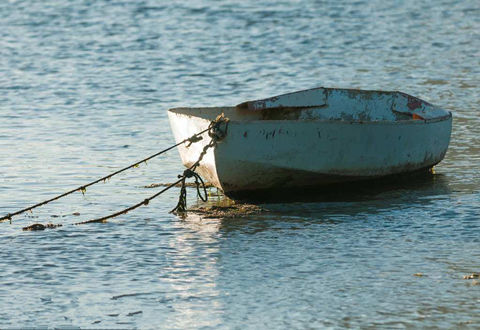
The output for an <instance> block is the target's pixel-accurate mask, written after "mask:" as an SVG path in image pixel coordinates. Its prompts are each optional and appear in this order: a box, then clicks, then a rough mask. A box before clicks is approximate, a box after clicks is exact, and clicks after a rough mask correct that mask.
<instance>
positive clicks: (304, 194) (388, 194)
mask: <svg viewBox="0 0 480 330" xmlns="http://www.w3.org/2000/svg"><path fill="white" fill-rule="evenodd" d="M449 192H450V188H449V185H448V180H447V178H446V176H444V175H442V174H432V173H431V172H427V171H420V172H414V173H410V174H402V175H394V176H388V177H384V178H379V179H373V180H363V181H355V182H349V183H337V184H332V185H326V186H322V187H313V188H297V189H293V188H285V189H275V190H267V191H259V192H248V193H245V194H240V195H237V196H233V199H234V200H236V201H238V202H243V203H251V204H277V203H282V204H283V203H296V202H304V203H309V202H355V201H368V200H372V199H378V198H381V199H390V198H393V199H395V200H397V199H398V198H400V199H404V198H406V199H411V198H414V199H416V198H418V197H421V196H426V195H438V194H448V193H449Z"/></svg>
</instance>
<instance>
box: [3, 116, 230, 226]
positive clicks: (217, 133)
mask: <svg viewBox="0 0 480 330" xmlns="http://www.w3.org/2000/svg"><path fill="white" fill-rule="evenodd" d="M228 121H229V120H228V118H225V116H224V115H223V113H222V114H221V115H219V116H218V117H217V118H216V119H215V120H213V121H212V122H211V123H210V125H209V126H208V128H206V129H204V130H202V131H200V132H198V133H196V134H194V135H192V136H191V137H189V138H187V139H184V140H182V141H180V142H178V143H176V144H174V145H172V146H170V147H168V148H166V149H164V150H162V151H159V152H157V153H155V154H153V155H150V156H148V157H146V158H144V159H142V160H140V161H138V162H136V163H134V164H131V165H129V166H127V167H124V168H122V169H120V170H118V171H116V172H114V173H111V174H109V175H106V176H104V177H102V178H100V179H97V180H95V181H92V182H90V183H87V184H85V185H82V186H79V187H77V188H75V189H72V190H69V191H67V192H65V193H63V194H59V195H57V196H55V197H52V198H50V199H47V200H45V201H42V202H39V203H37V204H34V205H31V206H28V207H26V208H23V209H21V210H18V211H15V212H11V213H8V214H6V215H4V216H2V217H0V222H3V221H6V220H8V221H10V223H12V219H13V217H14V216H16V215H19V214H22V213H25V212H28V211H30V212H32V210H33V209H35V208H37V207H40V206H43V205H46V204H48V203H50V202H53V201H55V200H58V199H60V198H63V197H65V196H68V195H70V194H73V193H74V192H81V193H82V194H83V195H84V194H85V193H86V188H87V187H90V186H92V185H94V184H97V183H99V182H102V181H103V182H104V183H105V182H106V181H107V180H109V179H110V178H111V177H113V176H115V175H117V174H119V173H122V172H124V171H126V170H128V169H131V168H137V167H139V165H140V164H142V163H145V164H146V163H147V161H148V160H150V159H152V158H155V157H157V156H159V155H161V154H163V153H166V152H167V151H169V150H171V149H173V148H175V147H178V146H180V145H182V144H184V143H187V142H188V145H187V146H186V147H189V146H190V145H191V144H192V143H196V142H199V141H201V140H202V139H203V138H202V137H201V135H202V134H204V133H206V132H208V135H209V136H210V137H211V141H210V142H209V143H208V144H207V145H205V146H204V148H203V150H202V152H201V153H200V156H199V158H198V160H197V161H196V162H195V163H194V164H193V165H192V166H191V167H189V168H188V169H186V170H185V171H184V173H183V175H179V176H178V177H179V180H177V181H176V182H174V183H172V184H170V185H169V186H167V187H166V188H164V189H162V190H161V191H159V192H157V193H156V194H154V195H152V196H150V197H148V198H146V199H144V200H143V201H141V202H139V203H137V204H135V205H133V206H130V207H128V208H126V209H123V210H121V211H118V212H115V213H112V214H109V215H107V216H104V217H101V218H97V219H92V220H88V221H82V222H77V223H75V225H80V224H86V223H92V222H105V221H106V220H107V219H110V218H114V217H117V216H119V215H122V214H126V213H128V212H129V211H131V210H133V209H136V208H138V207H140V206H142V205H148V204H149V202H150V201H151V200H152V199H154V198H156V197H158V196H159V195H161V194H162V193H164V192H165V191H167V190H169V189H170V188H172V187H174V186H176V185H177V184H179V183H182V188H181V192H180V199H182V196H184V200H185V203H184V205H185V207H186V187H185V180H186V179H187V178H190V177H195V183H196V187H197V193H198V195H199V196H200V198H201V199H202V201H204V202H206V201H207V198H208V196H207V191H206V187H205V183H204V181H203V180H202V178H201V177H200V175H199V174H197V173H196V172H195V169H196V168H197V167H198V166H199V164H200V162H201V161H202V159H203V157H204V156H205V154H206V152H207V150H208V149H209V148H212V147H215V145H216V143H217V141H219V140H221V139H223V138H224V137H225V136H226V132H227V127H228ZM222 124H223V125H225V126H224V127H225V128H224V129H222V128H221V125H222ZM200 185H201V186H202V188H203V191H204V195H203V196H202V195H201V193H200ZM182 205H183V204H182ZM29 227H32V226H29ZM29 227H25V228H24V230H31V229H29ZM47 227H48V226H43V228H47Z"/></svg>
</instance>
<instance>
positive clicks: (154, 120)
mask: <svg viewBox="0 0 480 330" xmlns="http://www.w3.org/2000/svg"><path fill="white" fill-rule="evenodd" d="M479 31H480V6H479V4H478V1H474V0H471V1H470V0H467V1H436V2H435V3H432V2H429V1H413V0H405V1H396V2H392V3H389V2H384V1H377V0H375V1H361V0H360V1H347V2H345V3H337V2H334V1H313V0H312V1H307V0H299V1H294V2H292V1H268V0H260V1H242V2H240V3H237V2H236V1H222V2H219V1H188V2H186V1H169V2H168V3H167V2H160V1H148V0H145V1H132V0H119V1H83V2H72V1H59V0H49V1H3V2H1V3H0V154H1V157H0V212H1V213H2V214H4V213H8V212H12V211H14V210H16V209H18V208H22V207H24V206H26V205H29V204H31V203H34V202H37V201H39V200H42V199H46V198H48V197H50V196H52V195H53V194H55V193H56V192H63V191H65V190H67V189H69V188H71V187H75V186H79V185H82V184H84V183H85V182H88V181H90V180H91V179H94V178H97V177H99V176H103V175H105V174H107V173H110V172H111V171H114V170H116V169H118V168H120V167H122V166H124V165H127V164H129V163H131V162H133V161H135V160H137V159H140V158H142V157H143V156H146V155H149V154H152V153H155V152H157V151H158V150H161V149H163V148H166V147H167V146H170V145H171V144H172V143H173V137H172V134H171V133H170V130H169V126H168V121H167V117H166V110H167V109H168V108H171V107H175V106H195V105H207V106H210V105H232V104H238V103H240V102H242V101H244V100H247V99H256V98H262V97H267V96H271V95H276V94H280V93H284V92H290V91H293V90H299V89H306V88H311V87H317V86H327V87H346V88H363V89H383V90H401V91H403V92H406V93H409V94H412V95H415V96H418V97H421V98H423V99H425V100H427V101H429V102H432V103H434V104H436V105H440V106H442V107H444V108H446V109H448V110H450V111H452V112H453V115H454V124H453V125H454V126H453V134H452V142H451V145H450V149H449V151H448V153H447V155H446V158H445V160H444V161H443V162H442V163H441V164H439V165H438V166H437V167H436V173H437V175H435V176H434V177H433V178H424V179H418V180H413V182H405V183H404V184H397V185H394V186H389V187H383V188H381V189H378V188H375V189H372V190H371V191H365V190H364V191H363V192H362V193H355V194H351V193H349V194H347V193H346V194H344V195H342V194H340V195H336V196H333V197H331V198H326V197H325V196H317V197H318V198H315V196H314V198H312V199H311V200H309V201H304V202H296V203H275V204H274V203H268V204H265V205H263V207H265V208H266V209H268V210H269V212H264V213H261V214H260V215H255V216H251V217H246V218H241V219H228V218H225V219H201V218H199V217H195V216H191V217H189V218H187V219H185V220H182V219H180V218H178V217H176V216H174V215H172V214H169V213H168V211H169V210H170V209H171V208H173V206H174V205H175V204H176V200H177V194H178V190H175V191H171V192H168V193H167V194H165V195H163V196H161V197H159V198H158V199H157V200H155V201H152V202H151V203H150V205H149V206H148V207H142V208H140V209H138V210H136V211H135V212H132V213H129V214H128V215H126V216H122V217H119V218H117V219H114V220H111V221H109V222H108V223H106V224H92V225H85V226H73V225H69V224H72V223H74V222H78V221H81V220H87V219H89V218H91V217H96V216H101V215H104V214H106V213H110V212H113V211H116V210H118V209H120V208H123V207H126V206H129V205H131V204H133V203H136V202H138V201H141V200H143V199H144V198H145V197H147V196H149V195H151V194H153V193H154V192H156V191H157V190H154V189H145V188H142V187H143V186H145V185H148V184H151V183H158V182H172V181H174V180H175V178H176V175H177V174H179V173H181V171H182V168H181V165H180V160H179V157H178V155H177V153H176V152H175V151H173V152H170V153H168V154H167V155H165V156H162V157H159V158H158V159H157V160H154V161H151V162H149V163H148V165H147V166H141V167H140V168H138V169H135V170H133V171H131V172H129V173H126V174H122V175H120V176H119V177H117V178H114V179H112V180H111V181H110V182H109V183H106V184H101V185H99V186H98V187H97V186H95V187H91V188H89V189H88V190H87V193H86V195H85V196H82V195H81V194H76V195H74V196H70V197H68V198H66V199H64V200H62V201H58V202H56V203H52V204H51V205H48V206H45V207H43V208H41V209H38V210H36V211H35V212H33V214H27V215H22V216H20V217H17V218H16V219H14V222H13V223H12V224H9V223H2V224H1V233H2V234H1V235H0V244H1V246H2V250H1V252H0V269H1V272H0V327H2V328H9V327H10V328H11V327H27V326H29V327H31V326H36V327H41V326H50V327H66V326H72V327H82V328H87V327H103V328H120V327H122V328H132V327H137V328H198V327H220V328H243V327H249V328H259V327H260V328H291V327H295V328H306V327H334V328H335V327H377V326H380V327H388V328H390V327H409V326H410V327H457V326H472V327H479V326H480V316H479V315H480V313H479V307H478V306H479V303H480V285H474V284H475V283H476V282H474V281H472V280H463V276H464V275H466V274H468V273H472V272H474V271H477V272H478V271H480V261H479V260H480V252H479V241H480V219H479V216H480V191H479V186H480V174H479V173H480V171H479V170H478V168H479V165H480V147H479V146H480V120H479V116H478V109H479V108H480V97H479V95H480V90H479V87H478V86H479V85H480V80H479V77H480V52H479V49H480V32H479ZM419 143H421V141H419ZM189 196H190V198H191V199H190V205H192V203H195V199H194V197H192V196H193V191H189ZM74 213H75V214H78V213H80V215H73V214H74ZM35 222H41V223H47V222H52V223H63V224H64V226H63V227H61V228H58V229H54V230H46V231H43V232H23V231H21V228H22V227H23V226H25V225H29V224H32V223H35ZM416 273H422V274H423V275H424V276H422V277H418V276H414V275H413V274H416Z"/></svg>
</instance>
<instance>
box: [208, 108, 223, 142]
mask: <svg viewBox="0 0 480 330" xmlns="http://www.w3.org/2000/svg"><path fill="white" fill-rule="evenodd" d="M227 128H228V118H225V115H224V114H223V113H222V114H221V115H219V116H217V118H215V120H214V121H212V122H211V123H210V125H209V127H208V136H210V138H212V140H213V141H220V140H223V139H224V138H225V136H227Z"/></svg>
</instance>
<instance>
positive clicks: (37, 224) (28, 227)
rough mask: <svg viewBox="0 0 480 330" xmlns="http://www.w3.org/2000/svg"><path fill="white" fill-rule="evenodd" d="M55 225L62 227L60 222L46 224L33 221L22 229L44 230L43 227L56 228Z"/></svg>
mask: <svg viewBox="0 0 480 330" xmlns="http://www.w3.org/2000/svg"><path fill="white" fill-rule="evenodd" d="M57 227H62V224H57V225H56V224H53V223H47V224H46V225H43V224H41V223H34V224H33V225H30V226H27V227H23V228H22V230H24V231H36V230H45V229H52V228H57Z"/></svg>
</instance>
